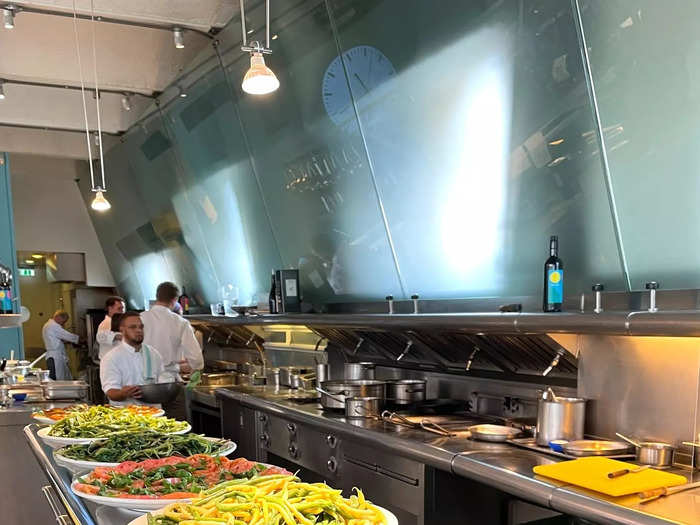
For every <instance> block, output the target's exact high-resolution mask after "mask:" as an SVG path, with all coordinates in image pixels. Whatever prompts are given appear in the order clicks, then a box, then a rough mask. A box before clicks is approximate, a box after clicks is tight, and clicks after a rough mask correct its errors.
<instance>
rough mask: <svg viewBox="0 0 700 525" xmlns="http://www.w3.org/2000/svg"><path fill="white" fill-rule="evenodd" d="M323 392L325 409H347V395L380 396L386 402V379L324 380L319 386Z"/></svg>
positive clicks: (382, 401)
mask: <svg viewBox="0 0 700 525" xmlns="http://www.w3.org/2000/svg"><path fill="white" fill-rule="evenodd" d="M317 390H318V391H319V392H320V393H321V406H322V407H323V408H324V409H335V410H345V398H347V397H378V398H380V400H381V402H380V405H381V404H383V403H384V399H385V397H386V381H377V380H372V379H361V380H354V381H351V380H344V379H340V380H334V381H324V382H322V383H321V387H320V388H317Z"/></svg>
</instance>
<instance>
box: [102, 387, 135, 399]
mask: <svg viewBox="0 0 700 525" xmlns="http://www.w3.org/2000/svg"><path fill="white" fill-rule="evenodd" d="M105 393H106V394H107V397H108V398H109V399H111V400H112V401H125V400H127V399H129V398H130V397H133V398H136V399H138V398H139V397H141V389H140V388H139V387H138V386H136V385H127V386H123V387H121V388H110V389H108V390H107V392H105Z"/></svg>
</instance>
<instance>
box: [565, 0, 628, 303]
mask: <svg viewBox="0 0 700 525" xmlns="http://www.w3.org/2000/svg"><path fill="white" fill-rule="evenodd" d="M571 11H572V13H573V16H574V25H575V26H576V35H577V37H578V47H579V50H580V51H581V61H582V62H583V74H584V78H585V79H586V87H587V88H588V98H589V99H590V103H591V110H592V112H593V122H594V123H595V126H596V137H597V138H598V149H599V150H600V162H601V165H602V168H603V179H604V181H605V189H606V190H607V194H608V205H609V206H610V215H611V216H612V222H613V230H614V231H615V241H616V243H617V251H618V255H619V256H620V265H621V266H622V276H623V278H624V280H625V285H626V286H627V290H631V289H632V284H631V281H630V274H629V268H628V265H627V256H626V255H625V247H624V244H623V242H622V228H621V227H620V218H619V216H618V213H617V203H616V202H615V194H614V191H613V184H612V175H611V174H610V164H609V163H608V152H607V148H606V146H605V136H604V131H603V123H602V121H601V118H600V111H599V109H598V97H597V95H596V92H595V84H594V83H593V71H592V69H591V61H590V58H589V56H588V43H587V42H586V34H585V32H584V30H583V19H582V18H581V6H580V5H579V0H571Z"/></svg>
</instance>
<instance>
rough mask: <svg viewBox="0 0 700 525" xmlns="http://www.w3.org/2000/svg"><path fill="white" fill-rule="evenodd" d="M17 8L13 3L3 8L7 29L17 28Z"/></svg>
mask: <svg viewBox="0 0 700 525" xmlns="http://www.w3.org/2000/svg"><path fill="white" fill-rule="evenodd" d="M15 9H16V7H15V6H13V5H7V6H5V7H4V8H3V10H2V19H3V21H4V22H5V29H14V28H15Z"/></svg>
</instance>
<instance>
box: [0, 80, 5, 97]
mask: <svg viewBox="0 0 700 525" xmlns="http://www.w3.org/2000/svg"><path fill="white" fill-rule="evenodd" d="M4 98H5V81H4V80H0V100H3V99H4Z"/></svg>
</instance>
